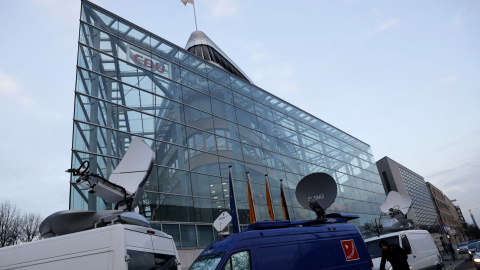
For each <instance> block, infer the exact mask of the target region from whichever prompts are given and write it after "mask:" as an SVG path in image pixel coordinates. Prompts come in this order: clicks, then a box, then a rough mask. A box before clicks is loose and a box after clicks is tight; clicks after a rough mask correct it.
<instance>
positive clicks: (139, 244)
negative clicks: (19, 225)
mask: <svg viewBox="0 0 480 270" xmlns="http://www.w3.org/2000/svg"><path fill="white" fill-rule="evenodd" d="M7 269H15V270H17V269H18V270H20V269H21V270H31V269H32V270H33V269H35V270H51V269H69V270H85V269H87V270H107V269H108V270H127V269H128V270H132V269H133V270H148V269H162V270H181V268H180V263H179V261H178V253H177V249H176V247H175V243H174V241H173V239H172V237H171V236H170V235H167V234H165V233H163V232H161V231H157V230H154V229H152V228H147V227H142V226H136V225H124V224H116V225H111V226H105V227H101V228H96V229H91V230H86V231H81V232H76V233H70V234H66V235H61V236H56V237H51V238H47V239H41V240H38V241H34V242H30V243H24V244H19V245H15V246H9V247H5V248H1V249H0V270H7Z"/></svg>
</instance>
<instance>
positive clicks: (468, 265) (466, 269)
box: [455, 259, 475, 270]
mask: <svg viewBox="0 0 480 270" xmlns="http://www.w3.org/2000/svg"><path fill="white" fill-rule="evenodd" d="M455 270H475V266H474V265H473V261H471V260H469V259H466V260H465V262H464V263H462V264H461V265H459V266H458V267H456V268H455Z"/></svg>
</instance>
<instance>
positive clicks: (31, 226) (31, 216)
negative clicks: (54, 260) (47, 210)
mask: <svg viewBox="0 0 480 270" xmlns="http://www.w3.org/2000/svg"><path fill="white" fill-rule="evenodd" d="M40 222H41V218H40V215H38V214H36V213H28V214H24V215H23V217H22V234H21V236H20V241H21V242H32V241H33V240H34V239H35V237H36V236H38V235H39V231H38V228H39V226H40Z"/></svg>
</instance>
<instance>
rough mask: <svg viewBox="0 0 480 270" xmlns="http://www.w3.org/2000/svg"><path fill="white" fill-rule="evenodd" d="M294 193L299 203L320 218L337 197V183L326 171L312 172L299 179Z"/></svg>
mask: <svg viewBox="0 0 480 270" xmlns="http://www.w3.org/2000/svg"><path fill="white" fill-rule="evenodd" d="M295 195H296V197H297V201H298V202H299V203H300V205H302V206H303V207H304V208H305V209H308V210H312V211H314V212H315V213H316V214H317V218H318V219H321V218H323V216H324V215H325V210H327V208H328V207H330V206H331V205H332V203H333V202H334V201H335V199H336V198H337V183H336V182H335V179H333V177H331V176H330V175H328V174H326V173H312V174H309V175H307V176H305V177H304V178H303V179H302V180H300V182H299V183H298V185H297V188H296V190H295Z"/></svg>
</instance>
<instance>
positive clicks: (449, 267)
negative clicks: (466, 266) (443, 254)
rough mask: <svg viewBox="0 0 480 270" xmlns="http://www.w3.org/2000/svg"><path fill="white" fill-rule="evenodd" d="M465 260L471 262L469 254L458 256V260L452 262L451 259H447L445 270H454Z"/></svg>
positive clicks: (445, 260)
mask: <svg viewBox="0 0 480 270" xmlns="http://www.w3.org/2000/svg"><path fill="white" fill-rule="evenodd" d="M465 260H469V258H468V255H467V254H458V255H457V258H456V260H452V259H451V258H445V259H444V261H443V262H444V263H445V270H452V269H455V268H456V267H458V266H459V265H461V264H462V263H463V262H464V261H465Z"/></svg>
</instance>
